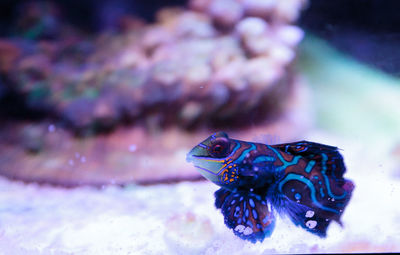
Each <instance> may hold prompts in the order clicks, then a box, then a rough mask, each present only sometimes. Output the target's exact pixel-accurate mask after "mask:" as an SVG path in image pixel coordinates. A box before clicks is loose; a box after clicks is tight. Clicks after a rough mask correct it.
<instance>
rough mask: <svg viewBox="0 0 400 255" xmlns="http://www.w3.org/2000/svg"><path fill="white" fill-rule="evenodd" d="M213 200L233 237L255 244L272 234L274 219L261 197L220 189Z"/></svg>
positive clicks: (270, 209)
mask: <svg viewBox="0 0 400 255" xmlns="http://www.w3.org/2000/svg"><path fill="white" fill-rule="evenodd" d="M215 198H216V201H215V206H216V207H217V208H219V209H221V212H222V214H223V215H224V219H225V224H226V225H227V226H228V227H229V228H231V229H232V230H233V233H234V234H235V235H237V236H239V237H240V238H242V239H245V240H249V241H251V242H253V243H255V242H257V241H263V240H264V238H265V237H269V236H270V235H271V234H272V231H273V230H274V226H275V217H274V214H273V211H272V208H269V206H268V205H267V201H266V200H263V199H262V197H261V196H259V195H256V194H253V193H250V192H244V191H237V192H232V191H228V190H226V189H224V188H221V189H219V190H218V191H216V192H215Z"/></svg>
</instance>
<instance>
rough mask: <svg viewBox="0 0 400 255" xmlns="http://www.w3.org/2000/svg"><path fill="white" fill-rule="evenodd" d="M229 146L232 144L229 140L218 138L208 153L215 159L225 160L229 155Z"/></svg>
mask: <svg viewBox="0 0 400 255" xmlns="http://www.w3.org/2000/svg"><path fill="white" fill-rule="evenodd" d="M229 145H230V143H229V140H228V139H226V138H224V137H221V138H217V139H215V140H214V141H213V143H212V144H211V146H210V147H209V148H208V151H209V153H210V154H211V156H213V157H216V158H223V157H226V156H227V155H228V153H229Z"/></svg>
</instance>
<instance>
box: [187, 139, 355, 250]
mask: <svg viewBox="0 0 400 255" xmlns="http://www.w3.org/2000/svg"><path fill="white" fill-rule="evenodd" d="M187 161H188V162H192V163H193V164H194V166H195V167H196V168H197V169H198V171H199V172H200V173H201V174H202V175H203V176H204V177H205V178H207V179H208V180H210V181H212V182H213V183H215V184H217V185H218V186H220V187H221V188H220V189H219V190H217V191H216V192H215V194H214V195H215V206H216V207H217V209H220V210H221V212H222V214H223V216H224V221H225V224H226V225H227V226H228V228H230V229H232V230H233V233H234V234H235V235H237V236H239V237H240V238H242V239H245V240H248V241H251V242H253V243H255V242H257V241H260V242H262V241H263V240H264V238H266V237H269V236H270V235H271V234H272V232H273V230H274V226H275V215H276V213H278V214H280V215H286V216H287V217H289V218H290V220H291V221H292V222H293V223H294V224H295V225H297V226H299V227H302V228H304V229H305V230H307V231H309V232H311V233H313V234H316V235H318V236H320V237H325V236H326V231H327V228H328V226H329V224H330V223H331V221H336V222H337V223H339V224H340V225H342V224H341V221H340V217H341V215H342V213H343V211H344V209H345V207H346V205H347V203H348V202H349V200H350V197H351V193H352V191H353V189H354V184H353V182H352V181H350V180H346V179H344V178H343V174H344V173H345V171H346V167H345V165H344V163H343V158H342V156H341V155H340V153H339V152H338V148H337V147H333V146H328V145H323V144H319V143H313V142H307V141H300V142H295V143H286V144H277V145H267V144H261V143H251V142H245V141H239V140H235V139H230V138H229V137H228V135H227V134H226V133H224V132H218V133H215V134H213V135H211V136H210V137H209V138H207V139H206V140H204V141H203V142H201V143H200V144H198V145H197V146H195V147H194V148H193V149H192V150H191V151H190V152H189V153H188V155H187Z"/></svg>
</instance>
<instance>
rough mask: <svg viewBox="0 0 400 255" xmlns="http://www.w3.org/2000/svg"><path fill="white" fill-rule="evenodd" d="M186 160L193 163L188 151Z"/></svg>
mask: <svg viewBox="0 0 400 255" xmlns="http://www.w3.org/2000/svg"><path fill="white" fill-rule="evenodd" d="M186 162H188V163H193V155H192V154H191V153H190V152H189V153H188V154H187V155H186Z"/></svg>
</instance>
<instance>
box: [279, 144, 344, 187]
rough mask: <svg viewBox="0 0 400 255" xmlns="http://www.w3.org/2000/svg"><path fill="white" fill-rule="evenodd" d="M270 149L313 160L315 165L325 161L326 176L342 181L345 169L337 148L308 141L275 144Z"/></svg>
mask: <svg viewBox="0 0 400 255" xmlns="http://www.w3.org/2000/svg"><path fill="white" fill-rule="evenodd" d="M272 147H274V148H277V149H279V150H281V151H283V152H285V153H287V154H290V155H293V156H297V155H299V156H302V157H304V158H306V159H308V160H314V161H315V162H317V164H321V163H322V161H323V160H325V165H326V174H327V175H328V176H332V177H334V178H335V179H336V180H342V179H343V174H344V173H345V171H346V167H345V165H344V163H343V157H342V155H340V153H339V151H338V148H337V147H334V146H329V145H325V144H320V143H313V142H308V141H300V142H295V143H286V144H276V145H272ZM324 157H326V158H324Z"/></svg>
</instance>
